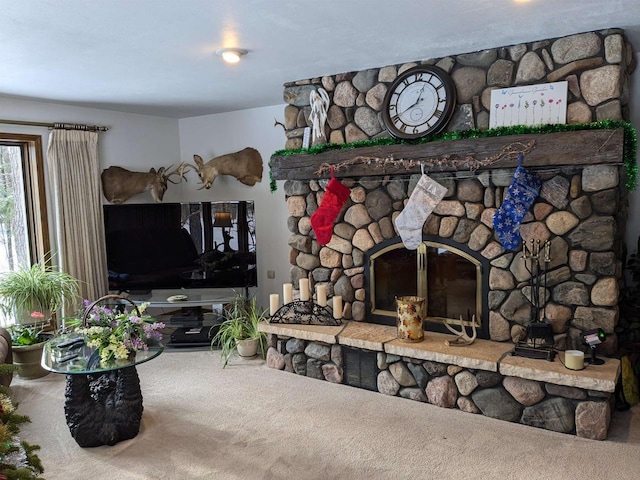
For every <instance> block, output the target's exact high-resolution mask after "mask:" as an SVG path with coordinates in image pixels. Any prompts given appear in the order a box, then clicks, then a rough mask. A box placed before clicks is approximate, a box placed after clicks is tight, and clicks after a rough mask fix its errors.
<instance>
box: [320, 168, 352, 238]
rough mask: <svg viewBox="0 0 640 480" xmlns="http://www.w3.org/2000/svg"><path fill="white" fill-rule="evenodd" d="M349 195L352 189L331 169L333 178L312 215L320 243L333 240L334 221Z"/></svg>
mask: <svg viewBox="0 0 640 480" xmlns="http://www.w3.org/2000/svg"><path fill="white" fill-rule="evenodd" d="M349 195H351V190H349V188H348V187H345V186H344V185H343V184H342V183H340V181H339V180H338V179H337V178H335V177H334V176H333V169H331V180H329V183H328V184H327V188H326V190H325V192H324V196H323V197H322V202H321V203H320V206H319V207H318V209H317V210H316V211H315V212H314V213H313V215H311V226H312V227H313V231H314V232H315V234H316V239H317V240H318V243H319V244H320V245H326V244H327V243H329V241H331V235H332V234H333V222H335V220H336V218H337V217H338V214H339V213H340V210H342V207H343V206H344V204H345V202H346V201H347V199H348V198H349Z"/></svg>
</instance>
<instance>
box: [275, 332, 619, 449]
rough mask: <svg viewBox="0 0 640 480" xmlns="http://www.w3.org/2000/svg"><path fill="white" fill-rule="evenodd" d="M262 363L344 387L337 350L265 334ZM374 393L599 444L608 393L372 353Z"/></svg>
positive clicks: (604, 429) (609, 399) (337, 347)
mask: <svg viewBox="0 0 640 480" xmlns="http://www.w3.org/2000/svg"><path fill="white" fill-rule="evenodd" d="M268 342H269V350H268V352H267V365H268V366H269V367H271V368H276V369H280V370H285V371H288V372H292V373H295V374H297V375H302V376H308V377H311V378H316V379H318V380H326V381H329V382H332V383H339V384H341V383H344V378H343V367H344V365H343V363H342V346H341V345H335V344H334V345H328V344H324V343H322V342H314V341H306V340H302V339H299V338H289V337H282V336H278V335H269V340H268ZM377 368H378V372H379V373H378V376H377V391H378V392H380V393H382V394H385V395H391V396H400V397H403V398H407V399H410V400H415V401H419V402H425V403H431V404H433V405H437V406H439V407H443V408H454V409H459V410H462V411H464V412H468V413H474V414H483V415H486V416H489V417H492V418H496V419H499V420H506V421H509V422H516V423H522V424H524V425H529V426H533V427H539V428H544V429H547V430H553V431H555V432H561V433H573V434H576V435H578V436H579V437H583V438H590V439H595V440H604V439H606V438H607V431H608V428H609V423H610V419H611V402H612V400H613V399H612V395H611V394H610V393H606V392H598V391H593V390H585V389H582V388H577V387H569V386H564V385H557V384H553V383H548V382H542V381H535V380H528V379H524V378H519V377H514V376H505V375H501V374H500V373H497V372H490V371H484V370H478V369H470V368H463V367H460V366H457V365H448V364H445V363H440V362H435V361H424V360H418V359H413V358H408V357H402V358H401V357H399V356H397V355H390V354H387V353H384V352H377Z"/></svg>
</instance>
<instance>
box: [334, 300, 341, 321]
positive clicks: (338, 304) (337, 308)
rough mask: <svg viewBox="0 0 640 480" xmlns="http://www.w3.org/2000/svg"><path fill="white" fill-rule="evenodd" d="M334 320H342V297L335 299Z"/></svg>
mask: <svg viewBox="0 0 640 480" xmlns="http://www.w3.org/2000/svg"><path fill="white" fill-rule="evenodd" d="M333 318H342V297H341V296H340V295H336V296H334V297H333Z"/></svg>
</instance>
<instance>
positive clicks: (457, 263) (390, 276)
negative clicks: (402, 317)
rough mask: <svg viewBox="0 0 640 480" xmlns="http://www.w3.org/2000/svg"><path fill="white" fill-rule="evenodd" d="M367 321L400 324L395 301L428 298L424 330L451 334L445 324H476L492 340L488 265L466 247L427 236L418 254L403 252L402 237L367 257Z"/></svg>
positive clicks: (479, 333) (392, 240)
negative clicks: (489, 319)
mask: <svg viewBox="0 0 640 480" xmlns="http://www.w3.org/2000/svg"><path fill="white" fill-rule="evenodd" d="M366 257H367V258H366V262H365V278H366V282H367V286H368V288H367V321H368V322H370V323H377V324H382V325H395V324H396V302H395V299H396V297H399V296H405V295H411V296H413V295H417V296H420V297H423V298H425V299H426V316H425V317H426V321H425V326H424V327H425V330H432V331H439V332H445V333H449V331H448V330H447V329H446V327H445V326H444V324H443V323H444V320H445V319H447V320H452V321H455V322H456V323H458V322H459V321H460V318H461V317H462V319H463V321H464V323H465V325H467V326H471V325H472V322H473V319H474V317H475V324H476V329H477V334H478V337H479V338H488V313H487V312H488V307H487V295H488V291H489V288H488V286H489V280H488V272H489V265H488V261H487V260H486V259H485V258H484V257H482V255H480V254H479V253H478V252H475V251H473V250H470V249H469V248H468V247H467V246H466V245H462V244H459V243H457V242H454V241H452V240H447V239H442V238H433V237H427V236H424V239H423V242H422V243H421V244H420V247H418V249H417V250H407V249H406V248H404V245H403V244H402V241H401V239H400V237H396V238H394V239H391V240H389V241H387V242H384V243H382V244H380V245H378V246H376V247H375V248H373V249H371V250H369V251H368V252H367V253H366Z"/></svg>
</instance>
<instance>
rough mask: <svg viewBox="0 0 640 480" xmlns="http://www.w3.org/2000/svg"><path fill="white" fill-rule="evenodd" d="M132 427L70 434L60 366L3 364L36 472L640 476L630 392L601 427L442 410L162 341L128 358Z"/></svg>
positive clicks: (67, 475)
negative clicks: (18, 371) (135, 380)
mask: <svg viewBox="0 0 640 480" xmlns="http://www.w3.org/2000/svg"><path fill="white" fill-rule="evenodd" d="M137 369H138V374H139V376H140V382H141V386H142V393H143V396H144V414H143V417H142V424H141V428H140V433H139V434H138V436H137V437H135V438H133V439H131V440H127V441H123V442H120V443H118V444H116V445H114V446H111V447H109V446H103V447H96V448H80V447H79V446H78V445H77V444H76V443H75V441H74V440H73V438H72V437H71V435H70V433H69V430H68V428H67V426H66V423H65V419H64V386H65V377H64V376H63V375H57V374H49V375H47V376H46V377H43V378H40V379H37V380H21V379H19V378H15V379H14V381H13V384H12V390H13V397H14V401H17V402H19V403H20V406H19V408H18V413H21V414H24V415H28V416H29V417H30V418H31V420H32V423H30V424H26V425H24V426H23V428H22V431H21V437H22V438H23V439H24V440H26V441H28V442H30V443H32V444H38V445H40V446H41V447H42V449H41V451H40V452H39V456H40V458H41V460H42V462H43V464H44V467H45V472H44V474H43V477H44V478H45V479H47V480H76V479H77V480H83V479H94V480H102V479H105V480H107V479H108V480H113V479H126V480H143V479H145V480H146V479H180V480H191V479H194V480H195V479H221V480H236V479H238V480H240V479H242V480H252V479H262V480H267V479H287V480H289V479H290V480H294V479H296V480H298V479H299V480H315V479H318V480H328V479H367V480H377V479H385V480H387V479H407V480H410V479H437V480H447V479H456V480H458V479H513V480H519V479H523V480H524V479H526V480H537V479H549V480H559V479H574V478H583V479H599V480H606V479H616V480H632V479H633V480H637V479H638V478H640V405H636V406H635V407H633V408H632V409H630V410H627V411H625V412H615V413H614V415H613V419H612V426H611V429H610V432H609V439H608V440H606V441H594V440H586V439H582V438H577V437H575V436H573V435H565V434H560V433H554V432H550V431H547V430H542V429H537V428H532V427H527V426H523V425H519V424H514V423H508V422H504V421H499V420H494V419H491V418H487V417H483V416H480V415H473V414H469V413H464V412H461V411H459V410H448V409H444V408H439V407H436V406H433V405H430V404H424V403H420V402H415V401H411V400H406V399H403V398H399V397H388V396H385V395H382V394H379V393H374V392H369V391H366V390H361V389H357V388H352V387H348V386H344V385H335V384H331V383H329V382H323V381H319V380H314V379H310V378H306V377H299V376H297V375H294V374H291V373H286V372H281V371H276V370H273V369H270V368H268V367H266V365H265V364H264V362H263V361H262V360H260V359H254V360H243V359H240V358H234V359H232V361H231V363H230V364H229V366H227V368H224V369H223V368H222V365H221V362H220V358H219V354H218V353H217V352H210V351H204V350H201V351H193V350H189V351H186V350H181V351H175V350H169V351H165V352H164V353H163V354H162V355H160V356H159V357H158V358H156V359H154V360H152V361H150V362H148V363H145V364H142V365H139V366H138V367H137Z"/></svg>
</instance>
